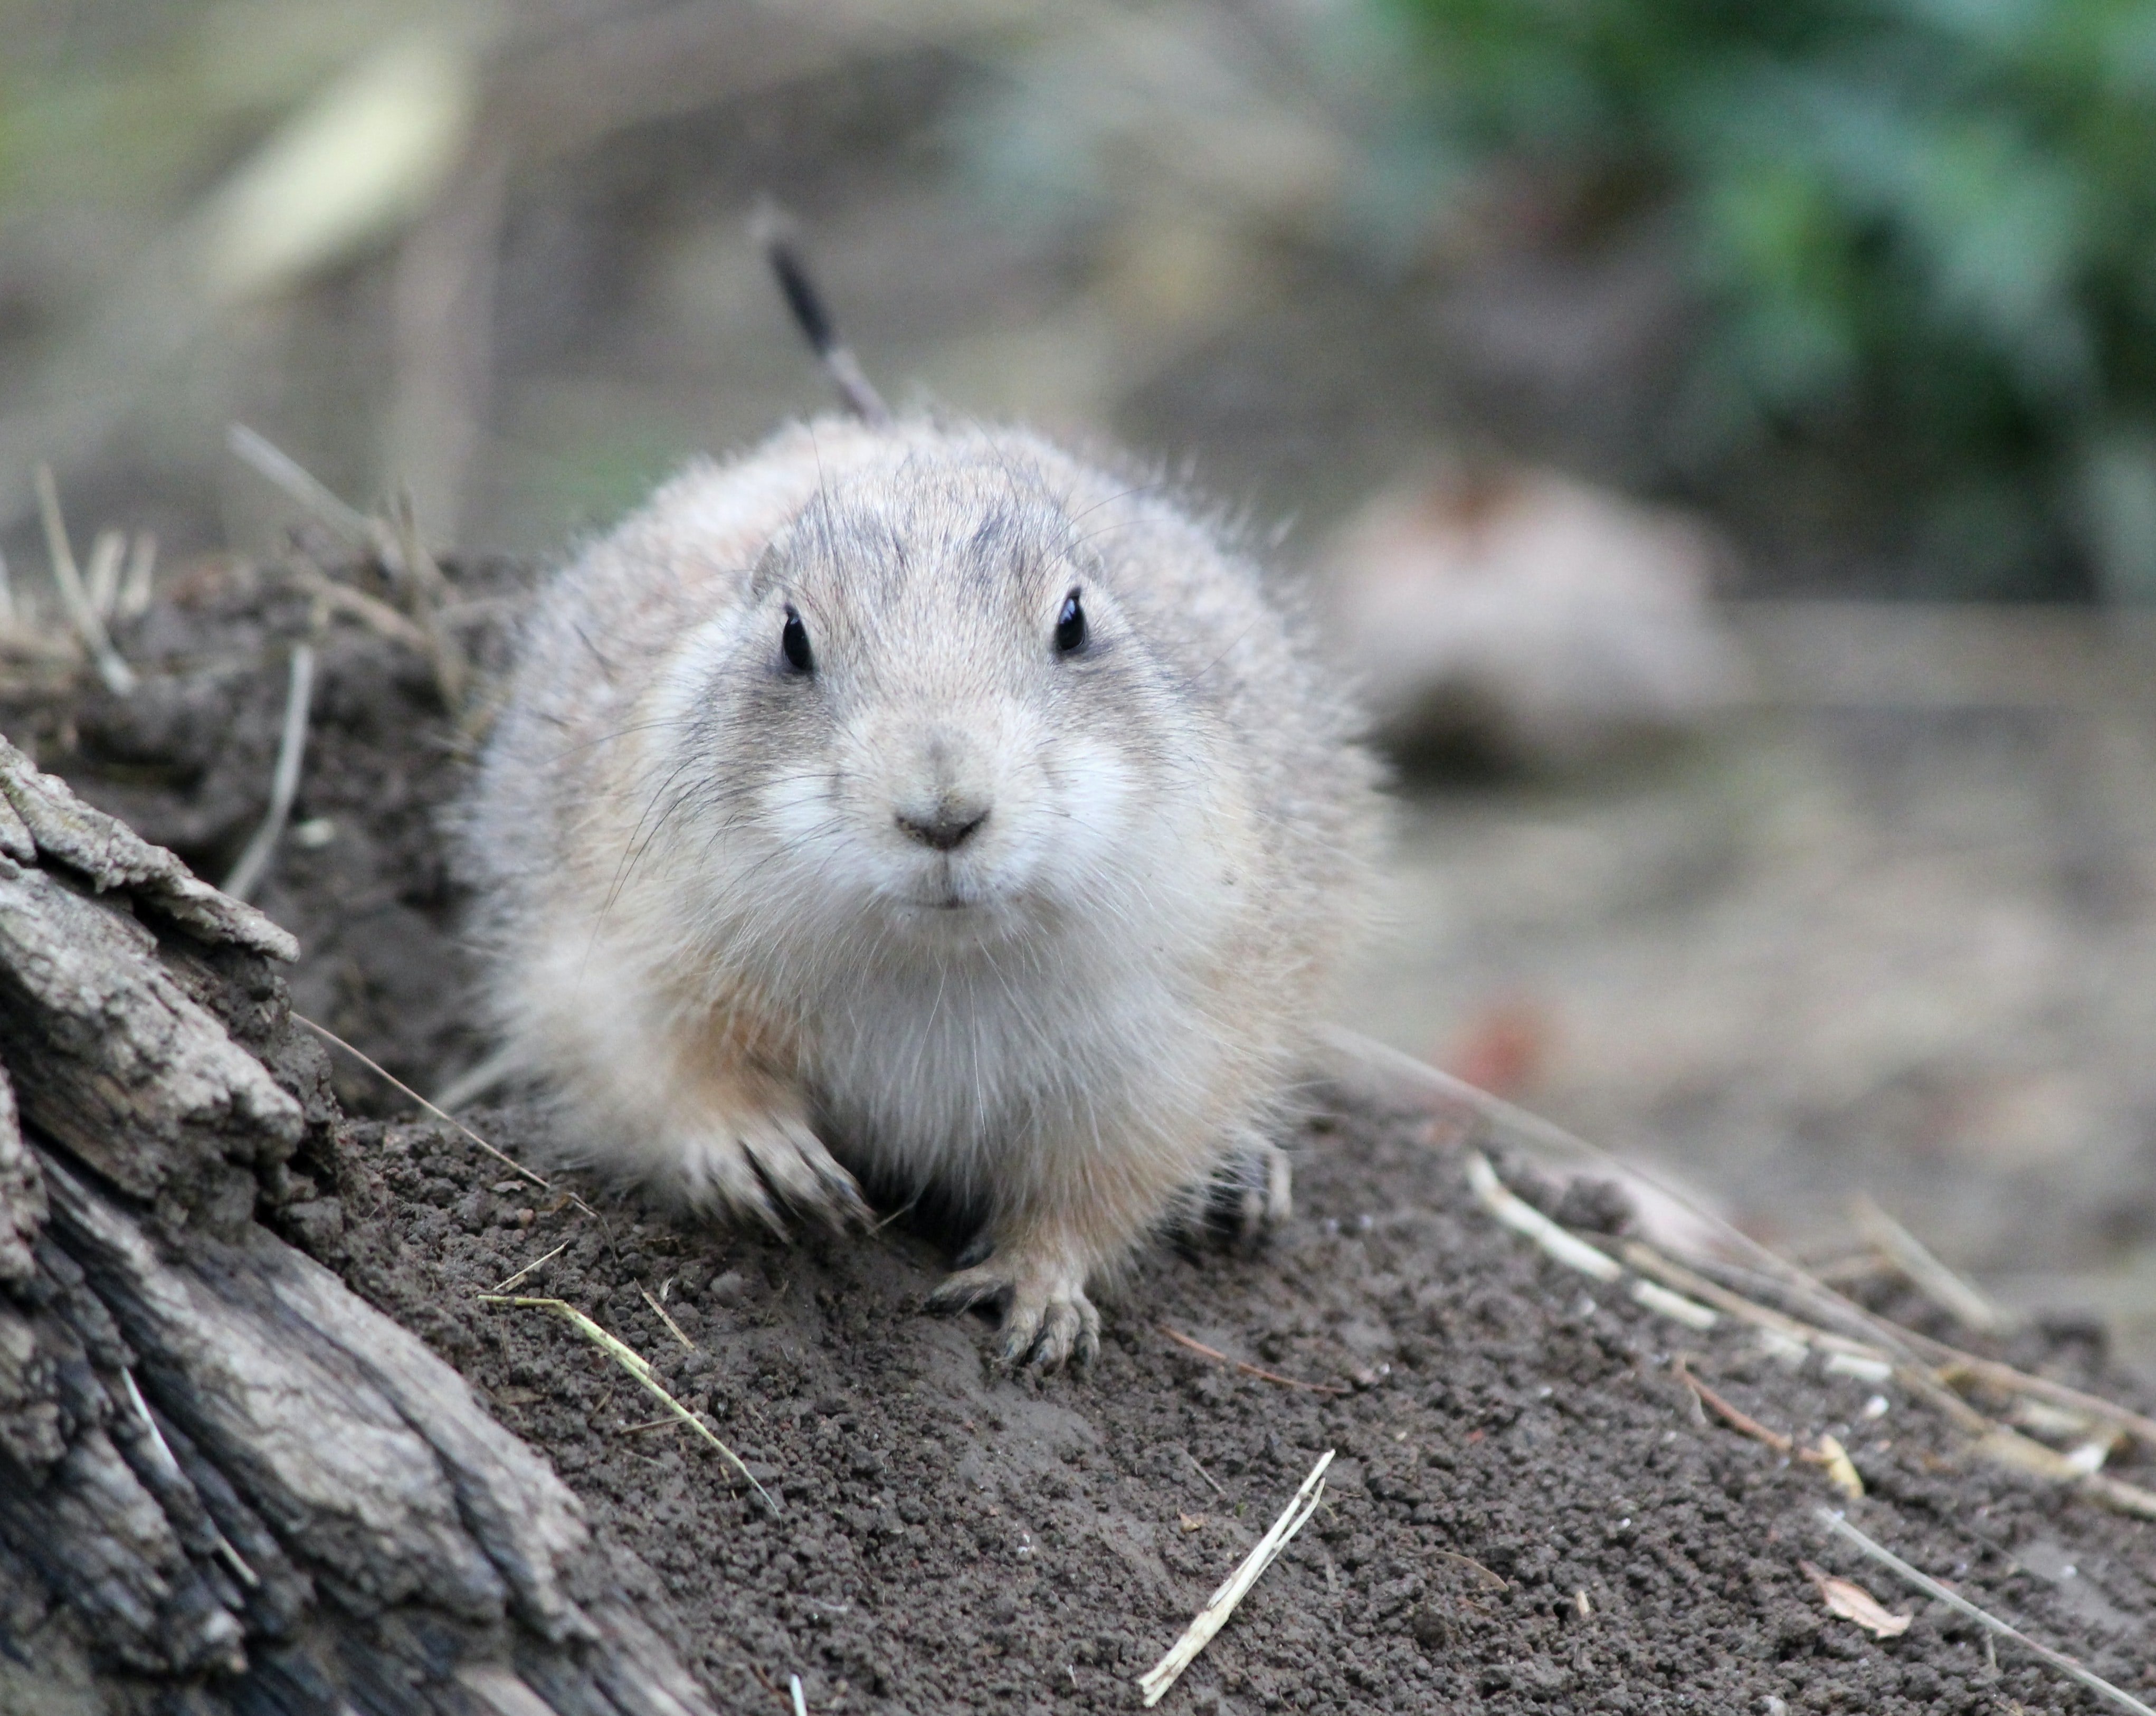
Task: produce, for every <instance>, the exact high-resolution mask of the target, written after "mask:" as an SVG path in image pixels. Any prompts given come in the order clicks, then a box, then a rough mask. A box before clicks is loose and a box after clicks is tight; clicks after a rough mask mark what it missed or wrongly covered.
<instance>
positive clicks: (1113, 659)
mask: <svg viewBox="0 0 2156 1716" xmlns="http://www.w3.org/2000/svg"><path fill="white" fill-rule="evenodd" d="M767 244H769V245H770V248H771V251H772V257H773V263H774V265H775V266H776V267H777V269H778V275H779V279H780V283H781V285H782V286H783V288H784V290H785V291H786V293H787V295H788V300H789V301H790V302H791V304H792V306H793V310H794V311H795V314H796V316H797V318H798V320H799V321H801V323H802V325H803V328H804V330H805V331H807V332H808V335H809V337H810V338H811V340H812V341H813V342H814V344H815V346H816V347H817V349H818V351H819V353H821V355H822V356H823V357H824V359H825V361H826V362H827V364H828V365H829V367H830V368H831V371H832V372H833V374H834V378H836V379H837V380H838V383H839V387H840V389H841V391H842V393H844V396H845V398H846V399H847V401H848V403H850V406H851V407H852V414H851V415H850V417H833V418H824V419H818V420H816V421H814V422H811V423H807V424H796V425H793V426H792V427H789V428H788V429H783V430H782V431H781V432H780V433H779V434H777V435H776V436H774V437H773V439H771V440H770V441H768V442H767V443H766V444H764V445H763V446H762V447H761V448H759V449H757V450H755V451H753V452H751V453H749V454H747V455H743V456H742V457H740V458H737V459H735V460H731V461H730V462H726V463H723V464H716V465H713V464H707V463H706V464H698V465H694V466H692V467H690V469H689V470H687V471H685V472H684V473H683V474H682V475H679V476H677V477H675V479H674V480H671V481H670V482H669V483H668V484H666V485H665V486H664V487H662V488H661V489H660V491H658V492H657V494H656V495H654V496H653V497H652V499H651V500H650V501H649V503H648V504H647V505H646V506H644V509H643V510H642V511H639V512H638V513H636V514H635V515H634V516H631V517H630V518H629V520H627V521H625V522H624V523H623V524H622V525H621V526H620V527H618V528H617V529H615V530H614V531H613V532H612V533H611V534H610V535H608V536H607V537H604V538H603V539H601V540H599V541H598V542H594V543H593V544H592V545H590V546H589V547H587V548H586V549H585V550H584V551H583V552H582V553H581V554H580V555H579V557H577V559H576V561H575V562H574V563H572V564H571V565H570V566H568V567H567V568H566V569H565V570H564V571H562V573H560V574H559V575H558V576H557V577H556V578H554V580H553V581H552V583H551V584H550V585H549V586H548V587H547V588H546V589H545V590H544V591H543V593H542V594H541V596H540V598H539V599H538V601H537V603H536V608H535V609H534V611H533V613H532V614H531V618H530V619H529V622H528V624H527V626H526V630H525V633H524V635H523V638H522V641H521V650H520V656H519V660H518V665H517V667H516V671H515V675H514V677H513V681H512V683H511V690H510V695H509V698H508V701H507V704H506V708H505V711H504V713H503V715H502V717H501V720H500V723H499V725H498V727H496V729H495V734H494V737H493V738H492V740H491V742H490V746H489V748H488V751H487V753H486V757H485V763H484V765H483V768H482V770H481V774H480V782H479V785H478V788H477V790H476V794H475V798H474V800H473V802H472V804H471V805H470V810H469V814H468V815H467V818H466V822H465V849H466V853H467V855H468V858H469V860H470V863H471V865H472V866H473V868H474V869H475V871H476V873H477V874H478V876H480V879H481V881H482V896H481V897H482V907H481V914H480V922H479V929H480V933H481V936H482V938H483V939H484V942H485V946H486V948H487V949H488V951H489V953H490V958H491V961H492V964H491V975H490V986H489V991H488V999H489V1001H490V1006H491V1010H492V1013H493V1015H494V1020H495V1025H497V1027H498V1028H499V1030H500V1033H501V1035H502V1038H503V1041H504V1046H505V1050H506V1056H507V1057H508V1058H509V1059H510V1060H511V1061H513V1062H514V1063H515V1064H516V1066H517V1068H518V1069H519V1070H520V1071H523V1072H524V1073H526V1074H527V1075H528V1076H532V1077H534V1078H536V1079H537V1080H538V1081H542V1083H543V1084H544V1085H546V1086H547V1087H548V1088H549V1089H550V1090H551V1091H552V1093H553V1094H554V1096H555V1097H557V1099H558V1101H559V1102H560V1104H561V1106H562V1109H563V1111H564V1120H565V1125H564V1128H563V1130H564V1133H565V1134H566V1135H567V1137H568V1138H570V1139H571V1140H572V1143H573V1146H574V1148H577V1151H578V1153H579V1154H580V1156H581V1157H582V1159H585V1160H587V1161H588V1162H590V1163H592V1164H595V1165H597V1166H598V1167H601V1168H603V1169H613V1170H618V1171H619V1172H621V1173H623V1174H627V1175H629V1176H633V1177H634V1178H638V1179H644V1180H646V1181H648V1182H651V1183H654V1184H658V1185H660V1186H661V1187H664V1188H666V1189H671V1190H672V1191H674V1192H675V1193H676V1194H677V1195H680V1196H682V1197H685V1199H687V1200H689V1201H690V1202H691V1203H693V1204H695V1205H700V1206H705V1207H710V1208H714V1209H718V1210H730V1211H734V1212H749V1213H753V1214H756V1215H762V1216H763V1217H765V1218H767V1219H769V1220H773V1221H774V1222H776V1221H777V1220H778V1217H779V1215H780V1214H781V1213H782V1212H783V1210H788V1209H790V1210H796V1211H800V1212H804V1213H808V1214H811V1215H818V1216H820V1217H824V1218H827V1219H829V1220H833V1221H834V1222H837V1223H840V1224H848V1223H853V1222H857V1221H860V1220H863V1219H864V1218H865V1216H866V1215H867V1202H866V1200H868V1199H872V1200H875V1201H877V1202H879V1203H881V1204H883V1205H886V1206H890V1207H896V1206H898V1205H905V1204H908V1203H915V1202H919V1203H921V1204H922V1205H926V1206H927V1207H930V1208H932V1209H934V1210H938V1211H939V1212H941V1213H942V1215H943V1216H944V1217H945V1218H946V1219H947V1220H951V1221H953V1222H955V1223H956V1224H957V1225H959V1226H960V1228H961V1230H963V1231H967V1232H970V1233H972V1234H973V1235H974V1239H973V1243H972V1244H971V1245H969V1246H968V1247H967V1248H966V1252H965V1254H964V1255H962V1256H961V1258H960V1260H959V1261H960V1262H961V1264H962V1267H960V1268H959V1269H958V1270H957V1272H956V1273H954V1274H952V1276H951V1277H948V1279H947V1280H946V1281H945V1282H943V1284H942V1286H941V1287H939V1288H938V1289H937V1292H936V1293H935V1295H934V1296H933V1298H932V1304H933V1305H934V1306H935V1307H937V1308H940V1309H955V1308H962V1307H964V1306H968V1305H972V1304H976V1303H980V1302H988V1301H993V1302H997V1303H998V1304H999V1305H1000V1307H1001V1309H1002V1313H1003V1330H1004V1334H1003V1342H1002V1351H1003V1354H1004V1357H1005V1358H1006V1359H1009V1360H1011V1361H1014V1362H1016V1361H1020V1360H1024V1359H1031V1360H1032V1361H1033V1362H1034V1363H1035V1364H1039V1365H1041V1366H1043V1367H1045V1368H1053V1367H1055V1366H1056V1365H1059V1364H1061V1363H1063V1362H1064V1361H1065V1359H1068V1358H1070V1356H1071V1355H1073V1354H1078V1355H1080V1356H1090V1355H1091V1353H1092V1352H1093V1351H1094V1350H1095V1349H1096V1346H1097V1344H1098V1328H1099V1318H1098V1315H1097V1313H1096V1311H1095V1309H1094V1308H1093V1305H1092V1303H1091V1301H1090V1300H1089V1299H1088V1297H1086V1285H1087V1282H1088V1280H1089V1278H1091V1277H1093V1276H1094V1274H1095V1273H1096V1272H1097V1271H1099V1270H1100V1269H1101V1268H1102V1267H1103V1266H1106V1265H1109V1264H1111V1263H1112V1262H1114V1261H1116V1259H1118V1258H1119V1257H1121V1256H1124V1255H1126V1254H1127V1252H1128V1251H1130V1249H1131V1248H1132V1246H1135V1245H1136V1244H1137V1243H1138V1242H1139V1241H1141V1240H1142V1239H1143V1238H1144V1237H1145V1236H1147V1234H1148V1233H1149V1232H1150V1231H1152V1230H1154V1229H1156V1228H1157V1227H1158V1226H1159V1225H1162V1224H1163V1222H1164V1221H1168V1220H1175V1219H1178V1218H1179V1219H1183V1220H1189V1219H1191V1218H1193V1216H1195V1215H1198V1214H1199V1213H1200V1212H1201V1211H1202V1210H1204V1208H1205V1207H1207V1205H1209V1203H1214V1202H1217V1201H1219V1200H1222V1199H1223V1198H1224V1199H1225V1200H1227V1201H1228V1202H1229V1205H1231V1206H1232V1208H1233V1210H1234V1213H1235V1215H1236V1217H1237V1219H1238V1220H1240V1222H1242V1223H1243V1224H1244V1225H1246V1226H1248V1227H1250V1228H1258V1227H1262V1226H1264V1225H1268V1224H1269V1223H1270V1222H1272V1221H1275V1220H1278V1219H1279V1218H1280V1217H1281V1215H1285V1213H1286V1209H1287V1205H1288V1179H1287V1173H1286V1159H1285V1158H1284V1157H1283V1156H1281V1153H1280V1151H1279V1148H1278V1146H1277V1144H1276V1143H1275V1138H1276V1134H1277V1133H1278V1132H1279V1130H1280V1128H1281V1126H1282V1124H1283V1123H1284V1122H1285V1121H1286V1118H1287V1117H1288V1116H1289V1114H1290V1112H1291V1090H1292V1087H1294V1086H1295V1084H1296V1081H1298V1079H1299V1078H1300V1077H1301V1076H1302V1075H1303V1073H1304V1071H1305V1068H1306V1048H1307V1045H1308V1034H1309V1032H1310V1030H1311V1029H1312V1025H1313V1024H1314V1022H1315V1020H1316V1019H1317V1016H1318V1015H1319V1013H1320V1012H1321V1011H1322V1009H1323V1007H1324V1005H1325V1004H1326V1001H1327V992H1328V986H1329V984H1330V982H1331V980H1332V977H1333V975H1334V973H1335V971H1336V969H1337V967H1338V965H1339V963H1340V962H1341V959H1342V956H1343V954H1344V953H1346V952H1347V949H1348V948H1349V947H1350V945H1351V944H1352V942H1353V937H1354V933H1355V932H1356V930H1357V928H1358V924H1359V922H1360V919H1361V917H1362V916H1363V908H1364V902H1365V900H1366V897H1367V894H1368V885H1369V871H1370V856H1371V852H1372V849H1373V842H1374V838H1375V830H1376V826H1377V823H1378V814H1377V812H1378V800H1377V797H1376V792H1375V787H1374V777H1375V770H1374V768H1373V764H1372V763H1371V762H1370V760H1369V759H1368V758H1367V756H1366V755H1365V753H1363V751H1361V750H1360V749H1359V748H1357V746H1356V745H1355V743H1354V742H1353V732H1354V720H1353V713H1352V711H1351V708H1350V706H1349V704H1348V702H1347V699H1346V698H1345V697H1344V696H1342V693H1341V691H1340V689H1339V688H1338V687H1337V686H1336V685H1335V684H1334V682H1333V681H1332V678H1331V677H1330V676H1328V675H1327V672H1326V671H1325V670H1323V669H1322V667H1321V666H1320V665H1319V664H1318V662H1317V659H1316V658H1315V656H1314V655H1313V653H1312V649H1311V647H1310V645H1309V643H1308V641H1307V640H1306V636H1305V634H1304V631H1303V629H1302V627H1301V624H1300V622H1299V621H1297V620H1296V619H1293V618H1291V616H1290V614H1288V613H1287V612H1286V611H1285V610H1284V609H1282V607H1281V606H1280V605H1279V604H1277V603H1276V601H1275V599H1273V598H1272V596H1271V595H1270V593H1268V591H1267V589H1266V588H1265V583H1264V580H1263V578H1261V576H1260V573H1259V571H1258V570H1257V568H1255V566H1254V565H1253V564H1252V563H1251V562H1250V561H1249V560H1248V559H1246V558H1245V557H1244V556H1243V555H1242V554H1241V553H1240V552H1239V551H1238V549H1236V548H1235V547H1234V546H1232V545H1231V544H1230V543H1229V541H1228V540H1227V539H1226V537H1225V536H1224V533H1223V532H1222V531H1221V529H1220V528H1219V527H1218V526H1216V525H1214V524H1212V523H1209V522H1208V521H1204V520H1202V519H1200V518H1198V517H1195V516H1193V515H1192V514H1191V513H1190V512H1189V511H1187V510H1186V509H1185V508H1184V506H1183V505H1182V504H1181V503H1180V502H1179V501H1178V500H1177V499H1176V498H1175V497H1173V496H1172V495H1171V494H1169V493H1168V491H1166V489H1165V487H1164V486H1163V485H1161V484H1159V483H1157V482H1152V481H1148V480H1145V479H1144V478H1143V477H1142V476H1133V475H1132V474H1131V473H1130V472H1129V471H1128V470H1123V469H1120V468H1108V467H1104V466H1101V465H1096V464H1094V463H1091V462H1088V461H1086V460H1081V459H1079V458H1076V457H1074V456H1073V455H1070V454H1069V453H1067V452H1065V451H1063V450H1060V449H1059V448H1057V447H1055V446H1054V445H1051V444H1050V443H1048V442H1046V441H1045V440H1043V439H1039V437H1037V436H1035V435H1034V434H1029V433H1028V432H1026V431H1024V430H1021V429H988V428H983V427H980V426H978V425H974V424H967V423H962V422H957V421H951V420H946V419H937V418H931V417H916V416H908V417H904V418H897V419H894V418H893V417H892V416H891V414H889V413H888V412H887V411H886V410H885V408H884V407H883V404H882V402H881V401H880V399H878V398H876V396H875V393H874V391H873V390H872V389H871V388H870V387H869V386H868V384H867V383H866V382H865V380H864V379H863V378H862V377H861V375H860V371H859V369H858V367H856V366H855V364H854V362H853V361H852V359H851V357H850V355H849V354H848V353H847V352H846V351H845V349H844V347H841V346H839V344H838V343H837V342H836V341H835V339H834V337H833V335H832V331H831V328H830V326H829V321H828V319H827V318H826V317H825V316H824V312H823V310H822V306H821V305H820V303H819V301H817V299H816V297H815V295H814V292H813V290H811V289H810V287H809V285H808V281H807V280H806V278H805V276H804V275H803V273H802V271H801V270H800V267H799V265H798V263H797V262H796V261H795V260H794V259H793V255H792V254H791V252H790V250H789V249H788V247H787V245H786V244H785V242H784V240H783V238H781V237H778V236H776V235H767Z"/></svg>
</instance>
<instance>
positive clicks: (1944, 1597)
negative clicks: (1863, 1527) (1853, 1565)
mask: <svg viewBox="0 0 2156 1716" xmlns="http://www.w3.org/2000/svg"><path fill="white" fill-rule="evenodd" d="M1816 1517H1817V1518H1818V1519H1819V1521H1820V1523H1821V1524H1822V1525H1824V1526H1825V1527H1826V1528H1827V1529H1828V1530H1829V1531H1830V1532H1832V1533H1833V1534H1835V1536H1836V1537H1838V1538H1840V1539H1844V1540H1845V1542H1848V1543H1851V1544H1855V1545H1856V1548H1857V1549H1858V1550H1860V1551H1861V1553H1862V1554H1866V1555H1869V1556H1870V1557H1871V1559H1873V1560H1875V1561H1876V1562H1877V1563H1878V1564H1880V1565H1881V1566H1882V1567H1886V1568H1891V1569H1892V1570H1893V1571H1894V1572H1896V1573H1897V1574H1899V1575H1901V1576H1902V1578H1903V1579H1905V1580H1907V1581H1908V1582H1909V1583H1910V1584H1911V1585H1914V1586H1916V1588H1917V1590H1920V1591H1922V1593H1923V1594H1924V1595H1926V1596H1928V1597H1936V1598H1938V1600H1939V1601H1941V1602H1942V1603H1944V1604H1945V1605H1946V1606H1948V1608H1950V1609H1957V1610H1959V1611H1961V1613H1963V1614H1964V1615H1966V1616H1969V1619H1970V1620H1972V1621H1975V1622H1976V1623H1977V1625H1979V1626H1982V1627H1984V1628H1985V1629H1987V1630H1988V1631H1991V1632H1993V1633H1995V1634H1997V1635H1998V1636H1999V1637H2000V1638H2003V1639H2006V1640H2009V1641H2010V1642H2013V1643H2015V1644H2017V1645H2019V1646H2020V1647H2021V1648H2022V1649H2023V1650H2025V1651H2027V1652H2030V1654H2031V1655H2032V1656H2034V1657H2036V1658H2037V1660H2038V1661H2040V1662H2043V1663H2045V1664H2046V1665H2047V1666H2048V1667H2052V1668H2055V1669H2056V1670H2057V1671H2058V1672H2060V1673H2061V1674H2063V1675H2065V1676H2066V1677H2067V1678H2068V1679H2069V1680H2073V1681H2077V1682H2079V1683H2081V1684H2082V1685H2083V1686H2085V1687H2087V1688H2088V1689H2089V1690H2090V1691H2091V1692H2092V1693H2096V1694H2097V1696H2098V1697H2099V1698H2108V1699H2109V1700H2110V1701H2111V1702H2112V1703H2114V1704H2116V1705H2117V1706H2118V1708H2120V1709H2122V1710H2131V1711H2133V1712H2134V1713H2135V1716H2156V1710H2152V1709H2150V1708H2149V1707H2148V1705H2146V1704H2144V1703H2142V1702H2141V1700H2140V1699H2138V1698H2135V1697H2134V1696H2133V1694H2132V1693H2128V1692H2122V1691H2121V1690H2120V1689H2119V1688H2117V1687H2115V1686H2113V1685H2112V1683H2110V1682H2109V1681H2107V1680H2105V1679H2103V1678H2102V1677H2101V1676H2098V1675H2095V1674H2092V1673H2091V1672H2089V1671H2088V1670H2087V1669H2086V1668H2084V1667H2082V1665H2081V1664H2080V1663H2078V1662H2076V1661H2075V1660H2074V1659H2073V1658H2072V1657H2069V1656H2067V1655H2066V1652H2063V1651H2055V1650H2053V1649H2052V1648H2051V1647H2050V1646H2049V1645H2040V1644H2038V1643H2037V1642H2036V1641H2035V1640H2034V1639H2032V1638H2030V1636H2028V1635H2027V1634H2026V1633H2025V1632H2022V1631H2019V1630H2018V1629H2016V1628H2015V1627H2012V1626H2008V1625H2007V1624H2006V1623H2005V1621H2001V1620H2000V1619H1999V1617H1998V1616H1995V1615H1990V1614H1987V1613H1985V1611H1983V1610H1982V1609H1979V1608H1978V1607H1977V1606H1976V1605H1975V1604H1974V1603H1972V1602H1971V1601H1969V1599H1968V1598H1967V1597H1965V1596H1963V1595H1962V1594H1961V1593H1960V1592H1959V1591H1958V1590H1953V1589H1952V1588H1951V1587H1950V1586H1948V1585H1942V1584H1940V1583H1939V1581H1938V1580H1936V1579H1933V1577H1932V1576H1931V1575H1929V1574H1928V1573H1920V1572H1918V1571H1917V1570H1916V1569H1915V1568H1913V1567H1912V1566H1911V1565H1910V1564H1908V1563H1907V1561H1904V1560H1903V1559H1902V1558H1901V1557H1900V1556H1899V1555H1897V1554H1895V1553H1894V1552H1893V1551H1892V1549H1887V1548H1886V1547H1885V1546H1884V1545H1883V1544H1877V1543H1875V1542H1873V1541H1872V1540H1871V1539H1870V1538H1868V1537H1866V1535H1865V1534H1863V1533H1862V1532H1861V1531H1859V1530H1858V1529H1857V1528H1856V1527H1855V1526H1853V1525H1851V1523H1849V1522H1848V1520H1846V1519H1845V1518H1843V1517H1842V1516H1841V1515H1840V1513H1838V1512H1836V1511H1835V1509H1834V1508H1820V1509H1818V1510H1817V1515H1816Z"/></svg>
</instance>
